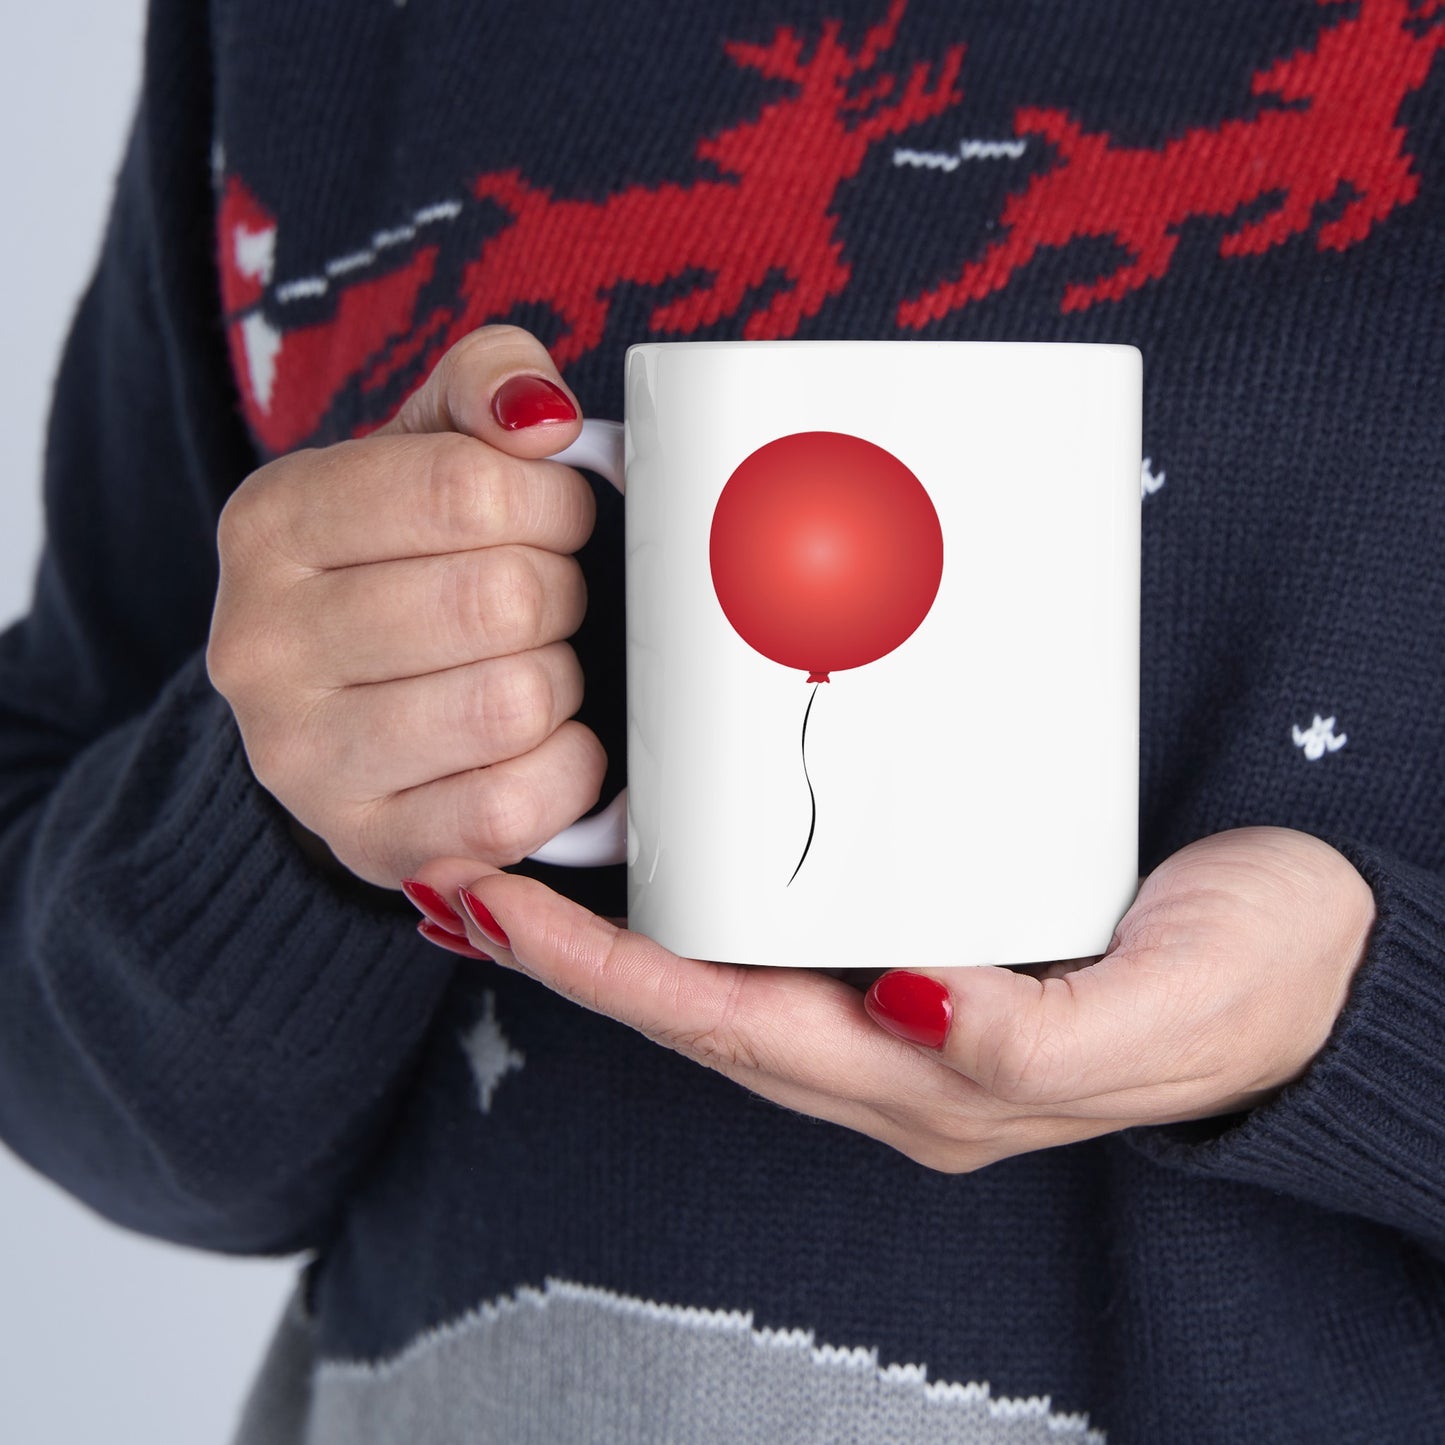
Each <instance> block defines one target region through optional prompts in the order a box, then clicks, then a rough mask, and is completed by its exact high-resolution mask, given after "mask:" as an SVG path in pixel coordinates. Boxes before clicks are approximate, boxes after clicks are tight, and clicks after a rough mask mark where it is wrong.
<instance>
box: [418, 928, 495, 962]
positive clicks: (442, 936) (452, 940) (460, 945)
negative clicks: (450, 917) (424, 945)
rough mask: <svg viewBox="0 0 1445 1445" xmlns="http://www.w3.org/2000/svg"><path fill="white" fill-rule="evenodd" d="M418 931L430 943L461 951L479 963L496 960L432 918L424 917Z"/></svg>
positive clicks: (457, 951)
mask: <svg viewBox="0 0 1445 1445" xmlns="http://www.w3.org/2000/svg"><path fill="white" fill-rule="evenodd" d="M416 931H417V932H418V933H419V934H421V936H422V937H423V938H424V939H426V941H427V942H428V943H434V944H436V946H437V947H438V948H444V949H446V950H447V952H448V953H459V954H461V956H462V957H463V958H474V959H476V960H477V961H478V962H479V963H494V962H495V961H496V960H495V959H493V957H492V955H491V954H490V953H483V952H482V950H481V949H480V948H473V947H472V945H471V944H470V943H468V942H467V941H466V939H465V938H458V937H457V936H456V934H455V933H448V932H447V931H446V929H445V928H438V927H437V926H436V924H435V923H433V922H432V921H431V919H430V918H423V919H422V921H421V922H420V923H418V924H417V926H416Z"/></svg>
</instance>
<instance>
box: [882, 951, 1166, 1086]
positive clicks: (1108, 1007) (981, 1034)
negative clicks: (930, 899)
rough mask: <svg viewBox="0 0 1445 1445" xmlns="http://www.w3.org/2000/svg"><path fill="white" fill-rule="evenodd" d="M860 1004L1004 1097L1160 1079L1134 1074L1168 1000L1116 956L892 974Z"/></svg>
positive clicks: (894, 1030) (1156, 1034)
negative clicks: (1059, 964) (1074, 964)
mask: <svg viewBox="0 0 1445 1445" xmlns="http://www.w3.org/2000/svg"><path fill="white" fill-rule="evenodd" d="M864 1006H865V1007H866V1009H867V1011H868V1013H869V1015H870V1016H871V1017H872V1018H873V1020H874V1022H875V1023H877V1024H879V1025H880V1026H881V1027H883V1028H885V1029H887V1030H888V1031H889V1032H890V1033H893V1034H896V1035H898V1036H899V1037H900V1038H904V1039H907V1040H908V1041H909V1042H910V1043H914V1044H919V1045H921V1046H922V1047H924V1048H928V1049H930V1050H932V1051H934V1052H935V1053H936V1054H937V1055H938V1056H939V1057H941V1058H942V1060H943V1062H944V1063H946V1064H947V1065H948V1066H949V1067H950V1068H952V1069H954V1070H956V1071H957V1072H958V1073H960V1074H963V1075H964V1076H966V1077H967V1078H969V1079H971V1080H972V1081H973V1082H974V1083H976V1084H978V1085H979V1086H980V1087H981V1088H983V1089H986V1090H987V1091H988V1092H989V1093H990V1094H992V1095H993V1096H994V1097H996V1098H998V1099H1002V1100H1004V1101H1005V1102H1007V1103H1012V1104H1017V1105H1020V1106H1023V1107H1027V1108H1033V1107H1037V1106H1045V1105H1061V1104H1066V1103H1070V1102H1074V1101H1078V1100H1082V1099H1089V1098H1094V1097H1097V1096H1099V1095H1105V1094H1111V1093H1115V1092H1117V1091H1119V1090H1122V1089H1126V1088H1130V1087H1134V1086H1136V1085H1138V1084H1141V1083H1152V1082H1158V1081H1159V1080H1156V1079H1154V1078H1150V1077H1148V1076H1147V1075H1145V1076H1142V1077H1141V1068H1140V1064H1141V1061H1143V1060H1147V1059H1148V1058H1149V1057H1150V1055H1151V1052H1153V1047H1154V1046H1155V1045H1156V1044H1157V1040H1158V1038H1159V1036H1160V1032H1159V1031H1160V1029H1161V1025H1162V1018H1163V1013H1164V1010H1165V1008H1166V1003H1165V997H1164V996H1163V991H1162V990H1161V989H1160V988H1158V987H1151V973H1150V971H1149V970H1139V969H1134V968H1131V966H1130V961H1129V960H1128V959H1127V958H1126V957H1124V956H1123V955H1120V954H1113V955H1109V956H1106V957H1104V958H1102V959H1100V960H1098V961H1097V962H1094V963H1089V964H1088V966H1086V967H1079V968H1075V969H1072V970H1070V971H1066V972H1054V973H1052V975H1051V976H1049V977H1037V976H1035V975H1033V974H1030V973H1015V972H1014V971H1013V970H1011V969H1007V968H960V969H939V970H937V971H936V972H934V971H930V972H927V973H923V972H918V973H914V972H905V971H901V970H898V971H894V972H891V973H886V974H884V975H883V977H882V978H880V979H878V980H877V981H876V982H875V983H874V984H873V986H872V988H870V989H869V991H868V994H867V997H866V998H865V1000H864ZM1156 1072H1164V1071H1163V1070H1157V1071H1156Z"/></svg>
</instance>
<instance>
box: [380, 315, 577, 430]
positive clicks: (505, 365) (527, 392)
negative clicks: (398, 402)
mask: <svg viewBox="0 0 1445 1445" xmlns="http://www.w3.org/2000/svg"><path fill="white" fill-rule="evenodd" d="M581 415H582V409H581V407H580V406H578V405H577V398H576V397H575V396H573V395H572V392H571V390H570V389H569V388H568V386H567V384H566V382H564V381H563V380H562V376H561V373H560V372H559V371H558V370H557V368H556V366H554V365H553V363H552V358H551V357H550V356H549V355H548V354H547V348H546V347H545V346H543V345H542V343H541V342H540V341H538V340H537V338H536V337H535V336H533V335H532V334H531V332H529V331H523V330H522V329H521V327H519V326H483V327H481V328H480V329H479V330H477V331H473V332H472V333H471V335H469V336H465V337H463V338H462V339H461V340H460V341H459V342H457V344H456V345H455V346H453V347H452V348H451V350H450V351H448V352H447V354H446V355H445V356H444V357H442V359H441V360H440V361H439V362H438V363H437V364H436V366H435V367H434V368H433V370H432V373H431V375H430V376H429V377H427V379H426V381H425V382H423V383H422V385H421V387H420V388H419V389H418V390H417V391H415V392H413V393H412V395H411V396H409V397H408V398H407V399H406V401H405V402H404V403H403V404H402V407H401V410H400V411H399V412H398V413H397V414H396V416H395V417H394V418H393V419H392V420H391V421H389V422H388V423H387V424H386V425H385V426H384V427H382V428H381V429H380V431H379V432H378V433H376V435H381V434H392V435H395V434H401V433H408V432H410V433H416V432H444V431H447V432H461V433H463V434H465V435H466V436H471V437H476V438H477V440H479V441H483V442H486V443H488V444H489V445H490V446H493V447H496V448H497V449H498V450H500V451H504V452H508V453H510V454H511V455H512V456H517V457H547V456H551V455H552V453H553V452H556V451H560V450H561V449H562V448H563V447H565V446H567V445H568V444H569V443H570V442H572V441H574V440H576V437H577V434H578V432H579V431H580V430H581V420H580V418H581Z"/></svg>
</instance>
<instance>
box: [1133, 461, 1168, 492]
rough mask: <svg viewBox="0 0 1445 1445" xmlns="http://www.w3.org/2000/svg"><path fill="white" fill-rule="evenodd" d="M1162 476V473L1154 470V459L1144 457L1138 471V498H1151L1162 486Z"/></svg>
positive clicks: (1163, 474)
mask: <svg viewBox="0 0 1445 1445" xmlns="http://www.w3.org/2000/svg"><path fill="white" fill-rule="evenodd" d="M1164 476H1165V473H1164V472H1162V471H1158V472H1156V471H1155V470H1154V458H1153V457H1145V458H1144V465H1143V466H1142V467H1140V469H1139V495H1140V497H1152V496H1153V495H1154V493H1155V492H1157V491H1158V490H1159V488H1160V487H1162V486H1163V485H1164Z"/></svg>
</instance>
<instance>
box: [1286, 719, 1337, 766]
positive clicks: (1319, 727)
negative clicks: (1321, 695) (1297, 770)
mask: <svg viewBox="0 0 1445 1445" xmlns="http://www.w3.org/2000/svg"><path fill="white" fill-rule="evenodd" d="M1293 733H1294V745H1295V747H1297V748H1303V749H1304V755H1305V757H1306V758H1308V759H1309V761H1310V762H1312V763H1317V762H1319V760H1320V759H1321V758H1322V757H1324V755H1325V754H1326V753H1337V752H1339V750H1340V749H1341V748H1342V747H1344V745H1345V744H1346V743H1347V742H1348V741H1349V735H1348V734H1347V733H1338V734H1337V733H1336V732H1335V720H1334V718H1332V717H1325V718H1322V717H1321V716H1320V715H1319V713H1316V714H1315V720H1314V722H1312V723H1311V724H1310V725H1309V727H1307V728H1300V727H1298V726H1296V727H1295V728H1294V729H1293Z"/></svg>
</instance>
